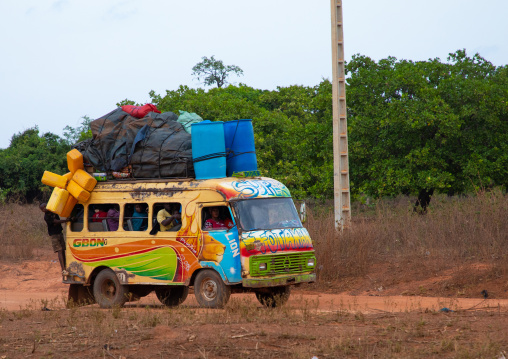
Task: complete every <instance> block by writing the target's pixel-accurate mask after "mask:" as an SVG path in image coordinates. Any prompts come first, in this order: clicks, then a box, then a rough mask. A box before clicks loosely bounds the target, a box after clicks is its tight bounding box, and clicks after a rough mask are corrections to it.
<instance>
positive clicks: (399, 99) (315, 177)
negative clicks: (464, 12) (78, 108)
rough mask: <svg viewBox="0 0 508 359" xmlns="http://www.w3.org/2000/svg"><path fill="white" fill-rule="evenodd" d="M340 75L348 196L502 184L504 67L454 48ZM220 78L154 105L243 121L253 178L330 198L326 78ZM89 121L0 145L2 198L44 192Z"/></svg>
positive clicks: (505, 182) (507, 100)
mask: <svg viewBox="0 0 508 359" xmlns="http://www.w3.org/2000/svg"><path fill="white" fill-rule="evenodd" d="M205 59H206V58H203V62H202V63H200V64H201V65H202V67H197V68H196V67H195V71H198V70H203V71H204V70H206V69H207V67H206V66H211V67H213V66H216V67H217V68H218V69H221V68H222V69H223V70H224V71H226V74H228V71H229V73H231V72H232V73H237V72H236V71H235V69H233V68H230V67H227V66H224V65H223V64H222V62H220V66H219V65H217V64H216V63H215V64H216V65H214V61H217V60H215V59H214V57H213V56H212V58H211V59H206V60H207V61H205ZM217 63H218V62H217ZM200 64H198V65H200ZM198 65H196V66H198ZM205 65H206V66H205ZM221 66H222V67H221ZM238 70H239V68H238ZM240 71H241V70H240ZM347 73H348V87H347V101H348V102H347V103H348V135H349V152H350V160H349V166H350V173H351V174H350V181H351V191H352V194H353V196H354V197H356V198H360V197H362V198H365V196H372V197H381V196H395V195H398V194H401V193H402V194H417V193H418V192H419V191H420V190H422V189H423V190H432V189H433V190H435V193H437V192H445V193H467V192H471V191H475V190H478V189H480V188H485V187H491V186H504V187H505V188H507V187H508V67H506V66H501V67H495V66H494V65H492V64H491V63H490V62H488V61H487V60H485V59H483V58H482V57H481V56H479V55H478V54H477V55H475V56H473V57H468V56H467V54H466V52H465V51H464V50H459V51H457V52H455V53H452V54H450V56H449V57H448V59H447V62H442V61H441V60H440V59H431V60H428V61H419V62H413V61H408V60H397V59H395V58H393V57H388V58H386V59H382V60H380V61H378V62H376V61H374V60H372V59H370V58H369V57H367V56H362V55H355V56H353V58H352V60H351V62H349V63H348V64H347ZM203 74H205V73H204V72H203V73H202V74H201V75H202V76H203ZM237 74H238V73H237ZM226 77H227V76H226ZM226 77H224V78H223V81H224V82H213V81H217V80H212V77H211V78H210V80H209V82H208V85H210V84H213V83H217V86H218V87H217V88H212V89H210V90H209V91H205V90H204V89H200V88H197V89H192V88H189V87H188V86H180V87H179V88H178V89H176V90H167V91H166V93H165V95H159V94H156V93H155V92H154V91H151V92H150V93H149V95H150V97H151V100H152V102H153V103H154V104H155V105H157V107H158V108H159V110H161V111H162V112H165V111H173V112H175V113H178V110H185V111H188V112H195V113H197V114H198V115H200V116H201V117H202V118H204V119H207V120H211V121H231V120H237V119H244V118H250V119H252V120H253V126H254V133H255V134H254V136H255V143H256V153H257V158H258V168H259V170H260V172H261V173H262V175H264V176H268V177H273V178H275V179H278V180H280V181H282V182H283V183H284V184H286V185H287V186H288V188H289V189H290V190H291V193H292V194H293V196H294V197H296V198H300V199H302V198H309V197H312V198H331V197H333V153H332V143H333V135H332V85H331V83H330V82H329V81H328V80H323V81H321V83H319V84H318V85H316V86H313V87H307V86H296V85H294V86H288V87H278V88H277V89H276V90H274V91H268V90H260V89H255V88H252V87H249V86H247V85H245V84H241V83H240V84H239V85H238V86H233V85H229V86H226V87H224V86H223V85H224V84H225V83H226V82H225V79H226ZM205 81H206V80H205ZM205 84H206V82H205ZM127 104H131V105H134V104H136V103H135V102H134V101H131V100H128V99H125V100H123V101H121V102H120V103H118V104H117V106H122V105H127ZM90 121H91V119H90V118H88V117H86V116H85V117H83V123H82V124H81V125H80V126H78V127H77V128H71V127H69V126H67V127H66V128H65V130H64V137H65V140H64V139H61V138H59V137H58V136H56V135H53V134H51V133H46V134H43V135H41V136H39V131H38V128H37V127H35V128H32V129H29V130H27V131H24V132H23V133H20V134H17V135H14V136H13V138H12V141H11V145H10V147H9V148H7V149H5V150H0V201H5V200H6V199H8V198H11V197H13V196H18V197H25V198H26V199H27V200H29V201H31V200H33V199H34V198H37V197H41V196H43V195H44V194H43V192H42V191H50V188H49V187H47V186H43V185H42V184H41V183H40V178H41V176H42V173H43V171H44V170H49V171H52V172H56V173H61V174H62V173H65V172H66V156H65V154H66V152H67V151H68V149H69V146H70V145H71V144H73V143H75V142H78V141H81V140H84V139H87V138H91V133H90V130H89V123H90Z"/></svg>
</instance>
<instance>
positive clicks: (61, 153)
mask: <svg viewBox="0 0 508 359" xmlns="http://www.w3.org/2000/svg"><path fill="white" fill-rule="evenodd" d="M69 150H70V146H69V145H68V144H67V143H66V141H65V140H63V139H61V138H60V137H58V136H57V135H55V134H52V133H49V132H48V133H44V134H42V135H39V129H38V128H37V127H33V128H30V129H28V130H25V131H23V132H21V133H18V134H16V135H14V136H12V139H11V144H10V146H9V147H8V148H7V149H4V150H0V189H2V190H1V192H2V197H3V198H4V200H5V199H7V198H13V199H18V200H26V201H27V202H32V201H33V200H34V199H42V198H43V197H45V196H47V195H48V194H49V193H50V191H51V188H49V187H48V186H45V185H43V184H42V183H41V178H42V174H43V173H44V171H45V170H47V171H51V172H54V173H58V174H64V173H66V172H67V157H66V153H67V151H69Z"/></svg>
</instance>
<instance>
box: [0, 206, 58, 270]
mask: <svg viewBox="0 0 508 359" xmlns="http://www.w3.org/2000/svg"><path fill="white" fill-rule="evenodd" d="M0 245H1V247H2V250H1V251H0V259H2V260H22V259H31V258H33V257H34V255H35V253H36V250H37V249H38V248H51V241H50V239H49V236H48V232H47V226H46V223H45V222H44V213H42V212H41V211H40V209H39V207H38V205H22V204H14V203H13V204H0Z"/></svg>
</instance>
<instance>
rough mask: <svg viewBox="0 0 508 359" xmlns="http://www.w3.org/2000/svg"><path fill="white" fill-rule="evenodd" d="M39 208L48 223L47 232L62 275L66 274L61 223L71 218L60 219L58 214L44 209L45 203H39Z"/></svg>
mask: <svg viewBox="0 0 508 359" xmlns="http://www.w3.org/2000/svg"><path fill="white" fill-rule="evenodd" d="M39 208H40V210H41V211H43V212H44V221H46V224H47V225H48V234H49V236H50V237H51V244H52V246H53V251H55V253H58V261H59V262H60V267H61V268H62V275H67V271H66V270H65V241H64V236H63V233H62V232H63V228H62V223H66V222H70V221H71V218H70V217H69V218H67V219H60V217H59V216H58V214H56V213H53V212H51V211H50V210H48V209H46V203H41V205H40V206H39Z"/></svg>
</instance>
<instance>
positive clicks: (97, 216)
mask: <svg viewBox="0 0 508 359" xmlns="http://www.w3.org/2000/svg"><path fill="white" fill-rule="evenodd" d="M107 216H108V214H107V213H106V212H104V211H103V210H102V209H101V208H99V207H96V208H95V213H94V214H93V216H92V222H102V220H103V219H105V218H106V217H107Z"/></svg>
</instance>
